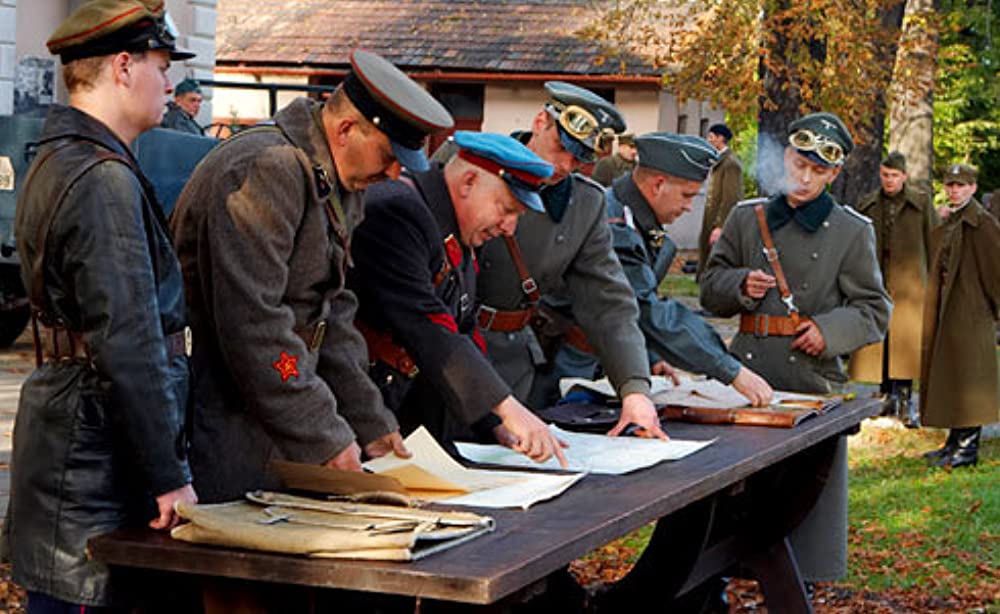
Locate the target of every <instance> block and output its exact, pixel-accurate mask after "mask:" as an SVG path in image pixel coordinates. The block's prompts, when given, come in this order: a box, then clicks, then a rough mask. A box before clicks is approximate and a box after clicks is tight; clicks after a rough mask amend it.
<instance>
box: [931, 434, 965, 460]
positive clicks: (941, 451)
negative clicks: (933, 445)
mask: <svg viewBox="0 0 1000 614" xmlns="http://www.w3.org/2000/svg"><path fill="white" fill-rule="evenodd" d="M957 438H958V434H957V429H950V430H949V431H948V439H947V440H946V441H945V442H944V445H943V446H941V447H940V448H938V449H937V450H931V451H930V452H924V453H923V457H924V458H926V459H927V460H928V461H931V462H933V461H936V460H938V459H941V458H945V457H948V456H951V453H952V452H954V451H955V446H957V445H958V441H957Z"/></svg>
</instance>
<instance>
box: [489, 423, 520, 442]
mask: <svg viewBox="0 0 1000 614" xmlns="http://www.w3.org/2000/svg"><path fill="white" fill-rule="evenodd" d="M493 439H496V440H497V443H498V444H500V445H502V446H504V447H505V448H513V447H514V446H516V445H517V435H515V434H514V433H511V432H510V429H509V428H507V427H506V426H504V425H502V424H498V425H497V426H495V427H493Z"/></svg>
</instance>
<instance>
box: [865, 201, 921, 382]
mask: <svg viewBox="0 0 1000 614" xmlns="http://www.w3.org/2000/svg"><path fill="white" fill-rule="evenodd" d="M858 212H859V213H862V214H863V215H865V216H867V217H869V218H870V219H871V220H872V226H873V227H874V229H875V246H876V247H875V253H876V255H877V256H878V259H879V266H880V268H881V271H882V279H883V281H884V282H885V286H886V289H888V291H889V296H891V297H892V302H893V309H892V318H891V319H890V320H889V333H888V334H887V335H886V342H885V343H888V344H889V362H888V372H887V373H886V374H885V375H886V377H889V378H891V379H904V380H906V379H917V378H919V377H920V336H921V330H922V328H923V311H924V295H925V293H926V289H927V275H928V272H929V271H930V267H931V257H932V253H931V231H932V230H933V228H934V226H935V225H936V224H937V223H938V215H937V212H936V211H935V209H934V205H933V204H932V203H931V199H930V196H929V195H927V194H925V193H923V192H919V191H917V190H916V189H915V188H913V187H911V186H908V185H907V186H904V187H903V189H902V190H900V191H899V192H897V193H896V194H895V195H893V196H888V195H886V194H885V193H884V192H883V191H882V190H881V189H878V190H876V191H874V192H872V193H871V194H868V195H867V196H865V198H863V199H862V200H861V202H860V203H859V204H858ZM885 343H877V344H874V345H869V346H865V347H863V348H861V349H860V350H858V351H857V352H855V353H854V355H853V356H852V357H851V364H850V374H851V379H856V380H862V381H869V382H881V381H882V378H883V373H882V352H883V350H884V345H885Z"/></svg>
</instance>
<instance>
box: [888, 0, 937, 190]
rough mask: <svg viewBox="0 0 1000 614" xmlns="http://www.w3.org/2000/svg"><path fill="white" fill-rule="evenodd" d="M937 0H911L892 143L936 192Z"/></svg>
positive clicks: (914, 177) (892, 103)
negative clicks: (934, 177) (934, 183)
mask: <svg viewBox="0 0 1000 614" xmlns="http://www.w3.org/2000/svg"><path fill="white" fill-rule="evenodd" d="M937 8H938V2H937V0H907V2H906V18H905V22H904V24H903V37H902V40H901V43H900V49H899V53H898V54H897V57H896V67H895V73H894V77H893V87H892V89H891V91H890V100H889V109H890V115H889V148H890V149H892V150H896V151H899V152H902V153H903V155H905V156H906V161H907V170H908V175H909V179H910V181H911V182H912V183H913V184H914V185H916V186H918V187H920V188H922V189H925V190H927V191H928V192H930V191H932V189H933V187H932V186H933V184H932V178H933V169H934V130H933V129H934V81H935V79H936V77H937V74H936V73H937V47H938V32H937V26H936V21H935V18H936V11H937Z"/></svg>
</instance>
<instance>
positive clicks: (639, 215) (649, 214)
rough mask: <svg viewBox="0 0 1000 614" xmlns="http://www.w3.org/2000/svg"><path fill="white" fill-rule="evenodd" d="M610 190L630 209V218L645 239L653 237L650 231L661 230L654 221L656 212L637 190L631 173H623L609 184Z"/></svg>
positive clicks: (658, 231) (659, 231) (637, 187)
mask: <svg viewBox="0 0 1000 614" xmlns="http://www.w3.org/2000/svg"><path fill="white" fill-rule="evenodd" d="M611 190H612V191H613V192H614V193H615V197H616V198H618V201H619V202H620V203H621V204H623V205H625V206H626V207H628V208H629V210H631V211H632V219H633V220H634V221H635V225H636V226H638V227H639V232H640V233H641V234H642V236H643V238H645V239H652V238H654V237H653V236H652V234H651V231H655V232H657V233H661V232H663V229H662V228H661V227H660V224H659V223H658V222H657V221H656V214H654V213H653V208H652V207H650V206H649V201H648V200H646V197H645V196H643V195H642V192H640V191H639V186H637V185H636V183H635V180H634V179H632V175H631V174H627V175H623V176H621V177H619V178H618V179H616V180H615V182H614V183H613V184H611Z"/></svg>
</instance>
